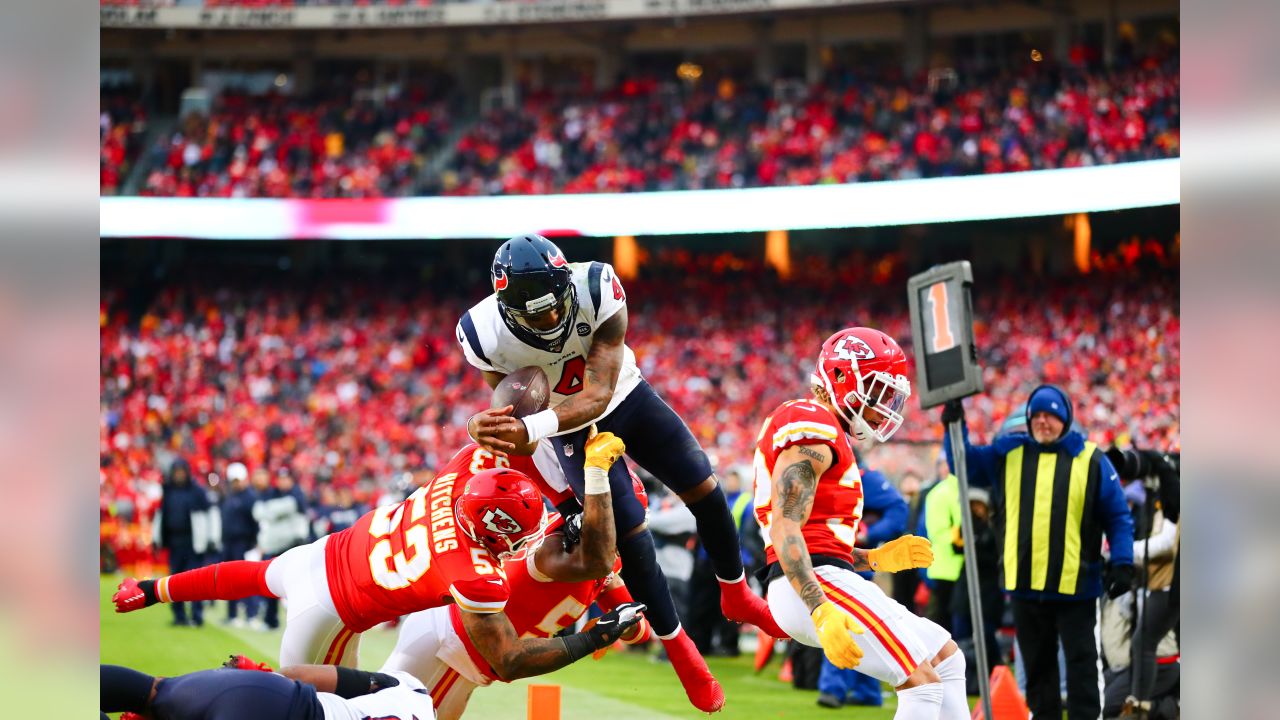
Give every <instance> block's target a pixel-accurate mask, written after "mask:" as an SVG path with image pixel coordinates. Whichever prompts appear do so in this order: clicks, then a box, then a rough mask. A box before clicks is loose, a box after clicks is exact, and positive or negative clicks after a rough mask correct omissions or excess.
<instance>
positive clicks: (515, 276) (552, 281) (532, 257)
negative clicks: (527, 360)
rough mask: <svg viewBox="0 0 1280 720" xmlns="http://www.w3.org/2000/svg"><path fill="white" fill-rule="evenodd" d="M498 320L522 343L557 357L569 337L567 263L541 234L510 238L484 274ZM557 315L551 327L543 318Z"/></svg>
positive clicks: (573, 298)
mask: <svg viewBox="0 0 1280 720" xmlns="http://www.w3.org/2000/svg"><path fill="white" fill-rule="evenodd" d="M490 275H491V279H492V280H493V291H494V293H495V294H497V296H498V312H499V313H500V314H501V315H502V321H503V322H505V323H506V324H507V327H508V328H510V330H511V332H512V333H513V334H514V335H515V336H516V337H517V338H519V339H520V340H521V341H522V342H524V343H526V344H528V345H532V346H533V347H536V348H539V349H541V350H546V351H547V352H555V353H558V352H560V351H561V350H562V349H564V344H565V341H567V340H568V339H569V336H570V335H571V334H572V333H573V327H574V322H575V320H576V318H577V316H578V293H577V291H576V290H575V289H574V286H573V271H572V269H571V268H570V267H569V261H568V260H566V259H565V257H564V253H562V252H560V248H558V247H556V245H555V243H553V242H551V241H550V240H548V239H546V238H544V237H542V236H541V235H536V234H532V233H531V234H528V235H519V236H516V237H513V238H511V239H510V240H508V241H506V242H505V243H503V244H502V247H500V248H498V252H497V253H496V254H495V255H494V256H493V269H492V271H491V272H490ZM551 310H558V311H559V317H558V318H557V320H556V323H555V325H554V326H553V327H542V326H543V325H545V317H546V313H548V312H549V311H551Z"/></svg>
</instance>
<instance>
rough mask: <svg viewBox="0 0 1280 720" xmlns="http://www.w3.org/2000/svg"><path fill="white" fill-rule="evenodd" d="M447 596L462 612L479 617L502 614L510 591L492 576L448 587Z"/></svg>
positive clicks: (470, 579)
mask: <svg viewBox="0 0 1280 720" xmlns="http://www.w3.org/2000/svg"><path fill="white" fill-rule="evenodd" d="M449 594H450V595H452V596H453V601H454V602H455V603H457V604H458V609H459V610H462V611H464V612H470V613H479V614H481V615H485V614H492V613H499V612H502V611H503V609H504V608H506V606H507V599H508V598H509V597H510V595H511V590H510V589H509V588H508V587H507V582H506V581H505V580H503V579H502V578H500V577H498V576H497V575H494V576H493V577H492V578H488V579H481V578H478V577H476V578H468V579H466V580H459V581H457V582H455V583H453V584H451V585H450V586H449Z"/></svg>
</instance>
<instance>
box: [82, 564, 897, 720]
mask: <svg viewBox="0 0 1280 720" xmlns="http://www.w3.org/2000/svg"><path fill="white" fill-rule="evenodd" d="M119 580H120V578H119V576H103V577H102V580H101V585H100V589H99V591H100V601H101V605H100V607H101V608H102V610H101V630H102V634H101V653H100V656H101V661H102V662H104V663H110V664H115V665H125V666H128V667H132V668H135V669H137V670H141V671H142V672H146V673H150V674H153V675H176V674H181V673H186V672H192V671H195V670H203V669H206V668H210V667H214V666H216V665H218V664H220V663H221V662H222V661H223V660H225V659H226V657H227V656H228V655H230V654H232V653H244V654H246V655H249V656H250V657H252V658H254V659H255V660H266V661H267V662H268V663H271V664H272V665H273V666H274V665H275V664H276V660H277V658H278V653H279V648H280V633H279V631H275V632H256V631H253V630H248V629H236V628H231V627H227V626H223V625H221V624H220V622H219V621H220V620H221V619H222V618H223V617H225V611H224V609H223V607H222V604H221V603H219V604H217V605H216V606H214V607H213V608H212V609H210V608H206V610H205V621H206V624H205V626H204V627H203V628H192V627H172V626H170V624H169V623H170V621H171V620H172V618H173V616H172V614H171V612H170V610H169V608H163V607H152V608H148V609H147V610H143V611H140V612H136V613H131V614H129V615H117V614H116V613H115V612H114V611H113V609H112V606H111V594H112V593H113V592H114V591H115V586H116V584H117V583H118V582H119ZM283 615H284V613H283V611H282V612H281V616H282V617H283ZM394 645H395V632H394V631H389V630H382V629H374V630H371V631H369V632H367V633H365V634H364V637H363V638H362V639H361V643H360V664H361V667H365V668H376V667H378V666H379V665H380V664H381V663H382V661H383V660H385V659H386V657H387V656H388V655H389V654H390V653H391V649H392V647H394ZM707 664H708V665H710V667H711V671H712V672H713V673H714V674H715V676H716V678H717V679H718V680H719V681H720V683H721V684H722V685H723V686H724V691H725V697H726V704H725V709H724V711H723V712H721V713H719V714H718V715H717V718H718V719H720V720H748V719H751V720H755V719H757V718H782V719H785V720H807V719H808V718H824V719H825V720H837V718H838V719H839V720H882V719H886V718H891V717H892V716H893V710H894V708H895V707H896V701H895V699H894V697H893V696H892V694H890V695H889V696H888V697H886V698H885V704H884V707H883V708H866V707H845V708H841V709H840V710H836V711H833V710H829V709H826V708H821V707H819V706H818V705H817V704H816V702H815V701H816V699H817V693H816V692H815V691H803V690H795V689H793V688H792V687H791V685H790V684H788V683H783V682H780V681H779V680H778V679H777V677H778V667H779V660H778V659H776V658H775V660H774V661H773V662H772V663H771V664H770V665H769V667H767V668H765V670H764V672H762V673H760V674H759V675H756V674H755V673H753V672H752V659H751V657H749V656H747V655H744V656H742V657H739V658H709V659H708V660H707ZM531 683H538V684H556V685H560V686H561V692H562V697H561V717H562V718H564V720H602V719H603V718H608V720H632V719H638V718H652V719H655V720H664V719H665V718H692V717H697V716H699V715H701V713H699V712H698V711H697V710H695V709H694V708H693V707H692V706H691V705H690V704H689V701H688V700H687V699H686V698H685V695H684V691H683V690H682V689H681V687H680V683H679V681H678V680H677V679H676V677H675V674H674V672H673V671H672V669H671V666H670V665H669V664H667V663H660V662H655V661H654V660H652V659H651V658H650V657H649V656H648V655H647V654H644V653H636V652H627V653H617V652H611V653H609V654H608V655H607V656H605V658H604V659H603V660H599V661H595V660H591V659H584V660H582V661H579V662H577V663H575V664H573V665H570V666H569V667H567V668H564V669H562V670H559V671H557V672H554V673H551V674H550V675H544V676H542V677H538V678H531V679H527V680H519V681H516V682H514V683H510V684H506V683H495V684H494V685H492V686H490V687H487V688H480V689H477V690H476V692H475V694H474V695H472V696H471V702H470V703H469V705H468V707H467V712H466V717H478V718H485V720H518V719H519V718H523V717H525V697H526V693H527V690H526V686H528V685H529V684H531Z"/></svg>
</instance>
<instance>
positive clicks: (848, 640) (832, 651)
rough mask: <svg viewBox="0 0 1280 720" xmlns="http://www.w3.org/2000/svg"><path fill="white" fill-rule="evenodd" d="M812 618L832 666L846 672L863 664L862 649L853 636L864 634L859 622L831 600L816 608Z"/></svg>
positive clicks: (819, 639) (823, 649)
mask: <svg viewBox="0 0 1280 720" xmlns="http://www.w3.org/2000/svg"><path fill="white" fill-rule="evenodd" d="M812 617H813V624H814V625H816V626H817V627H818V642H820V643H822V651H823V652H824V653H826V655H827V659H828V660H830V661H831V664H832V665H835V666H836V667H838V668H844V669H845V670H852V669H853V668H855V667H857V666H858V663H860V662H862V648H860V647H858V643H856V642H854V641H853V636H854V635H855V634H856V635H861V634H862V633H863V630H862V626H861V625H859V624H858V621H857V620H854V619H853V616H852V615H850V614H849V613H847V612H845V611H843V610H841V609H840V608H838V607H836V604H835V603H833V602H831V601H830V600H828V601H826V602H824V603H822V604H821V605H819V606H818V607H816V608H814V610H813V616H812Z"/></svg>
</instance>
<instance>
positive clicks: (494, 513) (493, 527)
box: [480, 508, 524, 535]
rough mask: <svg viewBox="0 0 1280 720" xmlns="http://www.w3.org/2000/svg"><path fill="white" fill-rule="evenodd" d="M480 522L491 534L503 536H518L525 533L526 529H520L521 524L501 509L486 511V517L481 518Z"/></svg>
mask: <svg viewBox="0 0 1280 720" xmlns="http://www.w3.org/2000/svg"><path fill="white" fill-rule="evenodd" d="M480 521H481V522H483V523H484V526H485V527H486V528H488V529H489V531H490V532H496V533H502V534H503V535H518V534H520V533H522V532H524V528H522V527H520V523H518V522H516V521H515V518H513V517H511V516H510V515H508V514H506V513H505V512H503V511H502V509H501V508H488V509H487V510H485V511H484V515H482V516H481V517H480Z"/></svg>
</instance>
